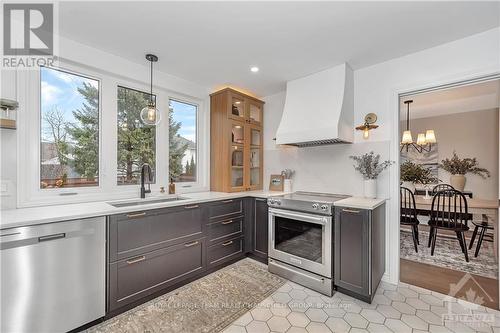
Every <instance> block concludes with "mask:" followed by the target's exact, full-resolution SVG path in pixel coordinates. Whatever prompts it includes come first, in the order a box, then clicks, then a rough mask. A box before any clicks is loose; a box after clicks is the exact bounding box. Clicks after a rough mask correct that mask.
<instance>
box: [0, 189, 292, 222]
mask: <svg viewBox="0 0 500 333" xmlns="http://www.w3.org/2000/svg"><path fill="white" fill-rule="evenodd" d="M283 194H284V192H272V191H250V192H236V193H223V192H196V193H186V194H179V195H178V196H180V197H182V198H186V199H185V200H178V201H170V202H160V203H152V204H143V205H137V206H128V207H119V208H117V207H114V206H111V205H110V204H108V203H107V202H115V203H118V202H127V201H134V200H140V199H138V198H137V199H128V200H109V201H106V202H104V201H96V202H86V203H78V204H67V205H55V206H41V207H30V208H19V209H7V210H2V211H0V216H1V219H0V229H7V228H15V227H22V226H29V225H36V224H43V223H51V222H59V221H67V220H76V219H82V218H87V217H95V216H104V215H113V214H120V213H128V212H133V211H140V210H149V209H157V208H164V207H174V206H182V205H187V204H194V203H203V202H210V201H217V200H225V199H226V200H227V199H233V198H243V197H257V198H268V197H271V196H276V195H283ZM168 197H171V195H170V196H169V195H157V196H151V197H148V198H146V199H144V201H145V202H147V201H148V200H155V199H161V198H168Z"/></svg>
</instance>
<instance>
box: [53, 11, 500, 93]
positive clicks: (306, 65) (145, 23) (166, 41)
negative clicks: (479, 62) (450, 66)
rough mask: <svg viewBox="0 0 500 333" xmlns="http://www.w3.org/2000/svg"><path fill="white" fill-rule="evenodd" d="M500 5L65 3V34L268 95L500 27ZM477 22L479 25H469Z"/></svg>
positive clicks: (200, 79)
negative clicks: (307, 79)
mask: <svg viewBox="0 0 500 333" xmlns="http://www.w3.org/2000/svg"><path fill="white" fill-rule="evenodd" d="M499 13H500V2H496V1H495V2H477V1H473V2H472V1H471V2H458V1H457V2H434V1H430V2H409V1H403V2H375V1H372V2H196V3H195V2H161V1H153V2H146V1H140V2H139V1H129V2H127V1H123V2H121V1H120V2H113V1H111V2H97V1H96V2H94V1H89V2H77V1H66V2H60V5H59V16H60V19H59V29H60V33H61V34H62V35H63V36H65V37H68V38H71V39H72V40H75V41H77V42H80V43H83V44H86V45H89V46H92V47H96V48H99V49H101V50H104V51H107V52H109V53H112V54H115V55H119V56H121V57H124V58H127V59H129V60H131V61H134V62H137V63H141V64H142V63H145V62H146V60H145V59H144V55H145V53H147V52H152V53H155V54H156V55H158V56H159V58H160V60H159V63H158V65H157V68H158V69H159V70H160V71H163V72H165V73H169V74H172V75H175V76H178V77H181V78H184V79H187V80H190V81H193V82H196V83H198V84H201V85H203V86H206V87H209V88H211V89H216V88H217V87H221V86H226V85H230V86H233V87H236V88H242V89H245V90H247V91H250V92H253V93H254V94H255V95H257V96H266V95H270V94H274V93H277V92H280V91H282V90H284V89H285V83H286V81H289V80H292V79H296V78H299V77H302V76H305V75H308V74H311V73H314V72H317V71H320V70H323V69H326V68H329V67H332V66H335V65H338V64H340V63H343V62H348V63H349V64H350V65H351V66H352V67H353V68H354V69H358V68H361V67H365V66H369V65H372V64H376V63H379V62H382V61H385V60H389V59H392V58H395V57H399V56H402V55H405V54H409V53H413V52H416V51H419V50H423V49H426V48H429V47H433V46H436V45H439V44H442V43H445V42H449V41H452V40H456V39H460V38H463V37H466V36H469V35H472V34H475V33H479V32H482V31H485V30H488V29H491V28H494V27H496V26H499V25H500V22H499V20H500V18H499V16H500V14H499ZM471 18H473V19H471ZM251 66H258V67H259V68H260V71H259V72H258V73H252V72H250V67H251Z"/></svg>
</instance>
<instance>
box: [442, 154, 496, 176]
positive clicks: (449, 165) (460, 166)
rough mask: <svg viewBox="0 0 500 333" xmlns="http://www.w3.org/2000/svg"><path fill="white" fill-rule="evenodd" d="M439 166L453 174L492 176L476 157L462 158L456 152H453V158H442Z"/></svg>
mask: <svg viewBox="0 0 500 333" xmlns="http://www.w3.org/2000/svg"><path fill="white" fill-rule="evenodd" d="M439 167H440V168H441V169H443V170H445V171H448V172H449V173H451V174H452V175H466V174H468V173H471V174H473V175H478V176H480V177H482V178H485V179H486V178H489V177H490V176H491V175H490V172H489V171H488V170H487V169H485V168H481V167H479V163H478V162H477V159H476V158H475V157H474V158H469V157H466V158H463V159H462V158H459V157H458V155H457V153H456V152H453V157H452V158H451V159H448V158H446V159H444V160H442V161H441V164H439Z"/></svg>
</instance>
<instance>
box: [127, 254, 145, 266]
mask: <svg viewBox="0 0 500 333" xmlns="http://www.w3.org/2000/svg"><path fill="white" fill-rule="evenodd" d="M144 260H146V256H140V257H136V258H132V259H129V260H127V264H128V265H132V264H135V263H138V262H141V261H144Z"/></svg>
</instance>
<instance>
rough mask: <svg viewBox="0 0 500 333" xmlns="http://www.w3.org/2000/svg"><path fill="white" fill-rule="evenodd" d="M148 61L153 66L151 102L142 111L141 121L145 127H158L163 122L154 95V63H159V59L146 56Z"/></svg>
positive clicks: (151, 55) (149, 55) (153, 56)
mask: <svg viewBox="0 0 500 333" xmlns="http://www.w3.org/2000/svg"><path fill="white" fill-rule="evenodd" d="M146 60H147V61H149V63H150V64H151V81H150V95H149V96H150V101H149V103H148V105H147V106H146V107H145V108H144V109H142V110H141V114H140V116H141V120H142V122H143V123H144V124H145V125H150V126H154V125H158V124H159V123H160V120H161V115H160V111H159V110H158V109H157V108H156V103H155V102H154V101H155V100H154V95H153V62H157V61H158V57H157V56H155V55H154V54H146Z"/></svg>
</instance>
